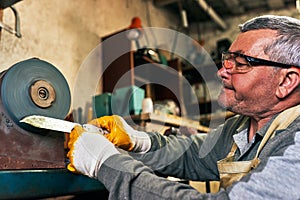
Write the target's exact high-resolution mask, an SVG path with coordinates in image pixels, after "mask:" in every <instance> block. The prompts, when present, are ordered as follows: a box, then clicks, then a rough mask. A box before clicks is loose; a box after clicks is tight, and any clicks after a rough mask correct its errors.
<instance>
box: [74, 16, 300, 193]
mask: <svg viewBox="0 0 300 200" xmlns="http://www.w3.org/2000/svg"><path fill="white" fill-rule="evenodd" d="M240 30H241V33H240V34H239V36H238V37H237V39H236V40H235V41H234V42H233V43H232V45H231V47H230V48H229V50H228V51H227V52H224V53H223V55H222V68H221V69H219V71H218V76H219V77H220V79H221V80H222V83H223V88H222V91H221V93H220V96H219V103H220V104H221V105H222V106H224V107H226V108H227V109H229V110H231V111H233V112H235V113H237V114H238V115H236V116H235V117H232V118H230V119H228V120H227V121H226V122H225V124H223V125H221V126H220V127H219V128H217V129H215V130H213V131H211V132H210V133H208V134H207V136H206V137H203V135H200V134H199V135H198V134H196V135H192V136H190V137H180V136H178V137H176V136H169V137H164V136H162V135H160V134H157V133H145V132H140V131H136V130H133V129H132V128H131V127H130V126H128V125H127V124H126V122H125V121H124V120H123V119H122V118H121V117H118V116H105V117H101V118H98V119H95V120H93V121H91V124H93V125H96V126H98V127H101V128H104V129H106V130H107V131H108V132H109V133H108V134H106V135H105V137H103V136H102V135H100V134H95V133H92V131H89V132H87V131H86V130H83V129H82V128H81V127H76V128H75V129H74V130H73V131H72V133H71V140H70V142H69V147H70V151H69V153H68V156H69V158H70V161H71V164H70V165H69V166H68V169H69V170H71V171H77V172H80V173H82V174H85V175H88V176H90V177H92V178H96V179H98V180H99V181H101V182H102V183H103V184H104V185H105V187H106V188H107V189H108V190H109V192H110V198H111V199H251V198H252V199H300V191H299V188H300V117H299V114H300V98H299V97H300V67H299V66H300V55H299V54H300V21H299V20H296V19H293V18H289V17H282V16H270V15H268V16H261V17H257V18H254V19H252V20H249V21H248V22H246V23H245V24H243V25H241V26H240ZM107 139H108V140H107ZM109 141H111V142H109ZM113 144H114V145H113ZM115 146H117V147H119V148H122V149H124V150H127V151H128V152H129V155H127V154H125V153H120V151H119V150H117V148H116V147H115ZM138 160H139V161H138ZM241 161H242V162H241ZM155 173H159V174H162V175H169V176H175V177H179V178H184V179H188V180H198V181H211V180H221V188H220V190H219V192H218V193H216V194H201V193H199V192H197V191H196V190H195V189H193V188H192V187H190V186H189V185H187V184H182V183H177V182H172V181H168V180H167V179H165V178H161V177H158V176H156V175H155Z"/></svg>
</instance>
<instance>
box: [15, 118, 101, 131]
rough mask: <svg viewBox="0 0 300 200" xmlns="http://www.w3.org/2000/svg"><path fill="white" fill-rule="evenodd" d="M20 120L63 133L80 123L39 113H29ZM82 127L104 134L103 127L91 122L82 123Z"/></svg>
mask: <svg viewBox="0 0 300 200" xmlns="http://www.w3.org/2000/svg"><path fill="white" fill-rule="evenodd" d="M20 122H22V123H26V124H30V125H31V126H34V127H37V128H43V129H48V130H53V131H59V132H64V133H70V132H71V131H72V129H73V128H74V127H75V126H78V125H79V126H81V124H78V123H75V122H69V121H66V120H62V119H56V118H52V117H46V116H41V115H30V116H27V117H24V118H23V119H21V120H20ZM82 127H83V128H84V129H85V130H86V131H88V132H95V133H101V134H104V131H103V129H101V128H98V127H96V126H94V125H91V124H84V125H82Z"/></svg>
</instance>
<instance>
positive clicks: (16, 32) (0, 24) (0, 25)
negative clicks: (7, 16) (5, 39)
mask: <svg viewBox="0 0 300 200" xmlns="http://www.w3.org/2000/svg"><path fill="white" fill-rule="evenodd" d="M10 8H11V9H12V11H13V13H14V16H15V29H13V28H12V27H10V26H8V25H6V24H4V23H3V22H1V21H0V28H3V29H4V30H6V31H7V32H9V33H11V34H14V35H15V36H17V37H18V38H21V37H22V35H21V31H20V17H19V14H18V11H17V10H16V9H15V8H14V7H13V6H10Z"/></svg>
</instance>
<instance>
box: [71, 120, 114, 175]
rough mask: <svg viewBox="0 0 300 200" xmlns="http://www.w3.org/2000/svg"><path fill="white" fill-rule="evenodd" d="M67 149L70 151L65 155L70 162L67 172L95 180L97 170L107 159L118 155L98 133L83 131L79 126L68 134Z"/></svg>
mask: <svg viewBox="0 0 300 200" xmlns="http://www.w3.org/2000/svg"><path fill="white" fill-rule="evenodd" d="M84 127H85V126H84ZM85 128H88V127H85ZM68 148H69V149H70V150H69V152H68V154H67V157H68V158H69V160H70V164H68V166H67V168H68V170H69V171H71V172H75V173H81V174H84V175H87V176H89V177H91V178H97V173H98V170H99V169H100V167H101V165H102V164H103V162H104V161H105V160H106V159H107V158H109V157H110V156H112V155H115V154H119V153H120V152H119V151H118V150H117V149H116V148H115V146H114V145H113V144H112V143H111V142H110V141H109V140H107V139H106V138H105V137H104V136H103V135H102V134H100V133H99V132H98V131H94V130H91V129H90V130H85V129H84V128H83V127H81V126H79V125H78V126H75V127H74V129H73V130H72V131H71V133H70V139H69V142H68Z"/></svg>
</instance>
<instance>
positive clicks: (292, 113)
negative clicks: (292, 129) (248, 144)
mask: <svg viewBox="0 0 300 200" xmlns="http://www.w3.org/2000/svg"><path fill="white" fill-rule="evenodd" d="M299 115H300V105H298V106H294V107H291V108H289V109H287V110H285V111H283V112H282V113H280V114H279V115H278V116H277V117H276V118H275V119H274V121H273V122H272V124H271V125H270V127H269V128H268V130H267V132H266V134H265V136H264V137H263V140H262V141H261V143H260V145H259V147H258V150H257V152H256V155H255V158H258V155H259V153H260V152H261V150H262V149H263V147H264V146H265V144H266V143H267V141H268V140H269V138H271V137H273V136H274V133H275V131H276V130H280V129H286V128H287V127H288V126H289V125H290V124H291V123H292V122H293V121H294V120H295V119H296V118H297V117H298V116H299Z"/></svg>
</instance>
